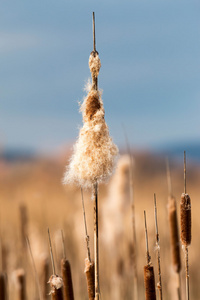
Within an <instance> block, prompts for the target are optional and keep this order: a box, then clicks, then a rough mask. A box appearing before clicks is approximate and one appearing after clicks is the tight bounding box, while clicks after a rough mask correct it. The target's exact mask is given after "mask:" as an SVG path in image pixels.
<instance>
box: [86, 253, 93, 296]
mask: <svg viewBox="0 0 200 300" xmlns="http://www.w3.org/2000/svg"><path fill="white" fill-rule="evenodd" d="M85 274H86V278H87V289H88V297H89V300H93V299H94V298H95V284H94V262H93V261H89V260H88V259H87V258H86V260H85Z"/></svg>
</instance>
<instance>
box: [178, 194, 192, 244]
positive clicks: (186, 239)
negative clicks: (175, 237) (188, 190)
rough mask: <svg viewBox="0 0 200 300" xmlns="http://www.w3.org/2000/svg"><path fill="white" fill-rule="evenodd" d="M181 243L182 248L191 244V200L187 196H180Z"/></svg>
mask: <svg viewBox="0 0 200 300" xmlns="http://www.w3.org/2000/svg"><path fill="white" fill-rule="evenodd" d="M180 213H181V242H182V244H183V245H184V246H188V245H190V243H191V200H190V196H189V195H188V194H184V193H183V194H182V195H181V204H180Z"/></svg>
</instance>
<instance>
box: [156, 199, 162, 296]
mask: <svg viewBox="0 0 200 300" xmlns="http://www.w3.org/2000/svg"><path fill="white" fill-rule="evenodd" d="M154 209H155V226H156V248H157V266H158V285H157V287H158V292H159V299H160V300H162V281H161V266H160V239H159V233H158V220H157V206H156V194H154Z"/></svg>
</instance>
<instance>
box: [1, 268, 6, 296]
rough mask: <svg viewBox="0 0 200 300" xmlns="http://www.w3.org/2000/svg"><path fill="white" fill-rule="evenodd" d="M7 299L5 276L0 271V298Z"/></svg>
mask: <svg viewBox="0 0 200 300" xmlns="http://www.w3.org/2000/svg"><path fill="white" fill-rule="evenodd" d="M6 299H7V278H6V274H5V273H3V272H1V273H0V300H6Z"/></svg>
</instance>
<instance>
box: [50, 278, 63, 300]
mask: <svg viewBox="0 0 200 300" xmlns="http://www.w3.org/2000/svg"><path fill="white" fill-rule="evenodd" d="M49 283H50V286H51V297H52V300H63V293H62V287H63V280H62V278H61V277H59V276H58V275H51V277H50V279H49Z"/></svg>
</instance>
